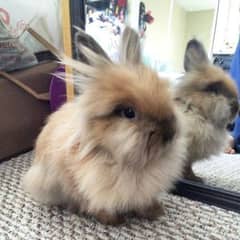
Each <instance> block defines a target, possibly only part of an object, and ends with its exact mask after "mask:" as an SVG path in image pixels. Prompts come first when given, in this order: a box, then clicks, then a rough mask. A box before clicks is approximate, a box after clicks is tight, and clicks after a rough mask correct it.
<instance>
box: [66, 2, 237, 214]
mask: <svg viewBox="0 0 240 240" xmlns="http://www.w3.org/2000/svg"><path fill="white" fill-rule="evenodd" d="M63 1H65V0H63ZM69 1H70V18H71V24H72V25H76V26H79V27H81V28H83V29H84V28H85V0H69ZM218 7H219V3H218V6H217V8H218ZM214 21H216V16H215V20H214ZM213 28H214V31H215V28H216V22H214V26H213ZM71 34H72V39H73V36H74V30H72V33H71ZM214 35H215V33H213V36H212V38H214ZM72 49H73V56H74V46H72ZM211 50H212V46H211V48H210V52H212V51H211ZM171 193H173V194H175V195H178V196H182V197H186V198H189V199H191V200H194V201H200V202H203V203H206V204H209V205H215V206H217V207H220V208H223V209H226V210H231V211H235V212H238V213H240V193H237V192H231V191H227V190H225V189H222V188H217V187H212V186H210V185H206V184H201V183H197V182H193V181H189V180H185V179H181V180H179V181H178V182H177V183H176V185H175V188H174V189H173V190H172V191H171Z"/></svg>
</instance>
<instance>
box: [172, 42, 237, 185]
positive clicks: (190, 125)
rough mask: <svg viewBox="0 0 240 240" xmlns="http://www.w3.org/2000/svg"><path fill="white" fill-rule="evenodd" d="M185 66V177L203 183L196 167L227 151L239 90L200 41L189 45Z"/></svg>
mask: <svg viewBox="0 0 240 240" xmlns="http://www.w3.org/2000/svg"><path fill="white" fill-rule="evenodd" d="M184 67H185V70H186V74H185V76H184V78H183V80H182V81H181V82H180V84H179V85H178V86H177V91H176V96H177V98H176V100H177V103H178V106H179V107H180V109H181V111H182V112H183V113H184V118H185V120H184V121H185V123H186V126H187V142H188V151H187V152H188V153H187V160H188V161H187V162H188V163H187V165H186V169H185V177H186V178H187V179H190V180H197V181H201V179H200V178H199V177H197V176H195V175H194V173H193V171H192V164H193V163H194V162H195V161H197V160H201V159H205V158H208V157H210V156H211V155H216V154H219V153H221V152H223V149H224V147H225V146H226V145H227V141H228V133H227V125H228V124H229V123H231V122H232V121H233V120H234V118H235V116H236V114H237V112H238V97H237V88H236V86H235V84H234V82H233V80H232V79H231V78H230V76H228V75H227V74H226V73H225V72H224V71H223V70H222V69H220V68H219V67H216V66H214V65H212V64H211V63H210V61H209V60H208V57H207V54H206V52H205V50H204V48H203V45H202V44H201V43H200V42H199V41H198V40H196V39H193V40H190V41H189V42H188V44H187V47H186V52H185V59H184ZM206 171H207V169H206Z"/></svg>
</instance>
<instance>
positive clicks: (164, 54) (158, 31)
mask: <svg viewBox="0 0 240 240" xmlns="http://www.w3.org/2000/svg"><path fill="white" fill-rule="evenodd" d="M143 2H144V3H145V5H146V10H150V11H152V16H153V17H154V22H153V23H152V24H147V32H146V39H145V46H146V52H148V53H151V54H152V55H154V56H155V57H156V58H161V59H163V60H164V59H167V58H168V56H169V49H168V48H167V46H168V36H167V31H168V20H169V11H170V2H171V1H170V0H161V1H159V0H144V1H143Z"/></svg>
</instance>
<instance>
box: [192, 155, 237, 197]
mask: <svg viewBox="0 0 240 240" xmlns="http://www.w3.org/2000/svg"><path fill="white" fill-rule="evenodd" d="M193 170H194V172H195V174H196V175H197V176H199V177H201V178H203V179H204V181H205V183H206V184H208V185H211V186H214V187H219V188H223V189H225V190H230V191H234V192H239V193H240V154H221V155H219V156H216V157H211V158H209V159H207V160H204V161H200V162H197V163H195V164H194V166H193Z"/></svg>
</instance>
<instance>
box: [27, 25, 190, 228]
mask: <svg viewBox="0 0 240 240" xmlns="http://www.w3.org/2000/svg"><path fill="white" fill-rule="evenodd" d="M128 30H129V29H128ZM126 31H127V30H126ZM128 34H129V36H127V35H128ZM128 34H126V32H125V37H124V39H126V37H127V39H129V40H128V41H127V42H125V44H130V45H131V44H133V42H132V41H130V39H131V36H133V37H134V36H136V35H134V34H135V33H134V32H133V31H128ZM132 34H133V35H132ZM125 47H126V46H125ZM80 48H81V51H82V52H84V54H85V56H86V57H87V58H88V61H89V63H90V64H91V65H86V64H84V63H81V62H77V61H74V60H72V59H69V58H67V57H65V58H64V59H63V62H64V63H65V64H69V65H71V66H72V67H73V68H74V69H75V70H77V72H78V76H77V77H76V78H77V84H78V86H79V87H80V88H83V94H82V95H81V96H78V97H77V98H76V99H75V100H73V101H71V102H68V103H66V104H65V105H63V106H62V107H61V108H60V110H58V111H57V112H55V113H53V114H52V115H51V116H50V117H49V119H48V121H47V124H46V126H45V127H44V128H43V130H42V132H41V133H40V135H39V137H38V139H37V142H36V148H35V159H34V161H33V163H32V166H31V168H30V169H29V171H28V172H27V173H26V175H25V176H24V179H23V187H24V189H25V191H26V192H28V193H30V195H31V196H32V197H33V198H34V199H35V200H37V201H40V202H42V203H46V204H50V205H52V204H60V205H67V206H68V207H70V208H72V207H74V208H75V207H76V208H77V209H78V210H79V211H80V212H81V213H85V214H87V215H90V216H94V217H95V218H96V219H97V220H99V221H100V222H102V223H104V224H117V223H119V222H121V220H123V218H122V216H123V215H124V214H126V213H129V212H131V213H134V214H136V216H138V217H144V218H148V219H154V218H156V217H158V216H159V215H161V214H163V209H162V206H161V204H160V203H159V202H158V200H157V197H158V194H159V193H160V192H162V191H166V190H168V189H169V188H170V187H171V186H172V183H173V182H174V180H176V178H177V177H179V175H180V174H181V168H182V165H183V159H184V157H185V149H186V148H185V138H184V133H183V131H182V129H183V128H182V123H181V121H180V120H181V117H180V115H181V113H180V112H178V111H177V109H176V108H175V104H174V100H173V96H172V94H171V92H170V90H169V86H168V83H167V82H166V81H165V80H164V79H160V78H159V77H158V75H157V74H156V73H155V72H154V71H152V70H151V69H149V68H147V67H145V66H144V65H142V64H141V63H140V60H139V61H135V60H136V59H137V57H136V56H130V57H129V59H135V60H134V62H133V63H132V64H131V63H130V62H128V61H126V57H125V56H122V59H125V60H122V62H123V63H122V64H114V63H112V62H111V61H110V60H109V59H106V58H102V57H101V56H99V55H96V54H95V53H94V52H92V51H91V50H89V49H88V48H86V47H84V46H81V47H80ZM127 48H128V47H126V48H125V49H127ZM138 53H139V52H138V50H136V51H132V53H131V54H138ZM139 56H140V55H139ZM137 62H138V63H137ZM126 63H127V64H126Z"/></svg>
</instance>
